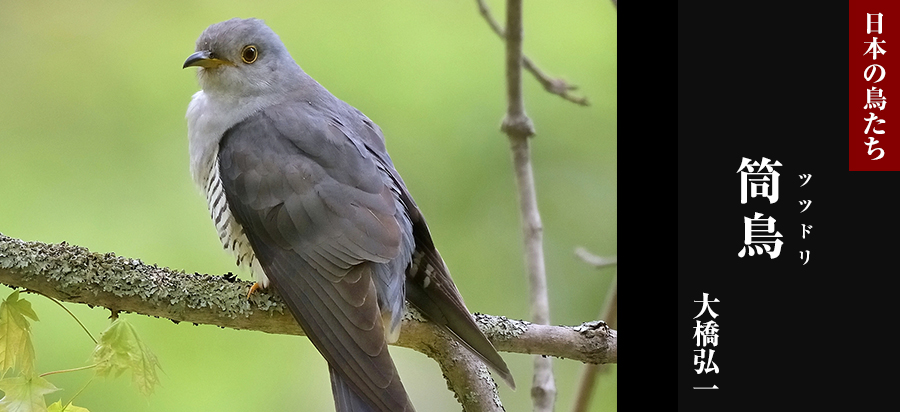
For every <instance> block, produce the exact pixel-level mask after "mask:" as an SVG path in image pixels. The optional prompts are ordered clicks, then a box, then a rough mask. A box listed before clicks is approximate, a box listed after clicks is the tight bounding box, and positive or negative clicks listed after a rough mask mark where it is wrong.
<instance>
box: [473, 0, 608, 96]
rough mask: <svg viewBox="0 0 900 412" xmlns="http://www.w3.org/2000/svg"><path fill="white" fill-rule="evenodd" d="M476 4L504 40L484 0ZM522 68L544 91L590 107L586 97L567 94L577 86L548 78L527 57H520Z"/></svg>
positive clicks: (500, 29) (495, 31)
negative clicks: (532, 76)
mask: <svg viewBox="0 0 900 412" xmlns="http://www.w3.org/2000/svg"><path fill="white" fill-rule="evenodd" d="M476 3H478V11H479V12H480V13H481V15H482V16H483V17H484V19H485V20H486V21H487V23H488V25H489V26H491V30H493V31H494V33H496V34H497V35H498V36H500V38H501V39H504V40H506V32H505V31H504V30H503V28H502V27H500V23H497V20H495V19H494V16H493V15H492V14H491V9H490V8H488V6H487V4H486V3H485V2H484V0H476ZM522 67H524V68H525V70H528V72H529V73H531V74H532V75H534V78H535V79H537V81H538V82H539V83H540V84H541V86H544V89H545V90H547V91H548V92H550V93H553V94H555V95H557V96H559V97H562V98H563V99H566V100H568V101H570V102H572V103H575V104H578V105H581V106H590V103H588V100H587V98H586V97H576V96H572V95H570V94H569V91H570V90H577V89H578V86H575V85H574V84H569V83H568V82H566V81H565V80H564V79H562V78H554V77H550V76H549V75H547V74H546V73H544V71H543V70H541V69H540V68H539V67H537V65H536V64H535V63H534V62H533V61H531V59H529V58H528V56H525V55H523V56H522Z"/></svg>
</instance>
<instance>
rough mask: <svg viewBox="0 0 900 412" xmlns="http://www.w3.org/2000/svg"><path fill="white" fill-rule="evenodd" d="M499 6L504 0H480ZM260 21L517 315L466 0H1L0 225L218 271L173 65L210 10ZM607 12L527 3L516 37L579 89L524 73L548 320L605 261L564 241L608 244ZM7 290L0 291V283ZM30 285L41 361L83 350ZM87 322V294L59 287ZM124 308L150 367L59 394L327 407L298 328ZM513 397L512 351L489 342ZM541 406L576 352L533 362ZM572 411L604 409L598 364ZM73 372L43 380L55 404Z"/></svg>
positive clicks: (588, 297) (462, 279)
mask: <svg viewBox="0 0 900 412" xmlns="http://www.w3.org/2000/svg"><path fill="white" fill-rule="evenodd" d="M489 4H490V5H491V7H493V9H494V12H495V14H496V17H497V18H498V20H500V21H503V16H502V14H503V2H501V1H496V0H494V1H490V2H489ZM232 17H259V18H262V19H264V20H266V22H267V23H268V24H269V25H270V26H271V27H272V28H273V29H274V30H275V32H276V33H278V34H279V35H280V36H281V38H282V40H283V41H284V42H285V44H286V45H287V47H288V49H289V50H290V51H291V53H292V55H293V56H294V58H295V59H296V60H297V62H298V63H299V64H300V65H301V66H302V67H303V68H304V70H306V72H307V73H309V74H310V75H312V76H313V77H314V78H315V79H317V80H318V81H319V82H320V83H322V84H323V85H324V86H325V87H327V88H328V89H329V90H330V91H331V92H332V93H334V94H335V95H337V96H338V97H340V98H342V99H343V100H346V101H347V102H349V103H351V104H352V105H354V106H356V107H357V108H359V109H360V110H362V111H363V112H364V113H366V114H367V115H368V116H369V117H370V118H372V119H373V120H375V121H376V122H377V123H378V124H379V125H380V126H381V127H382V128H383V130H384V132H385V135H386V137H387V145H388V149H389V151H390V153H391V156H392V158H393V160H394V163H395V164H396V166H397V168H398V169H399V170H400V172H401V173H402V174H403V177H404V179H405V180H406V183H407V185H408V186H409V188H410V190H411V192H412V193H413V195H414V196H415V199H416V201H417V202H418V204H419V206H420V207H421V209H422V210H423V211H424V213H425V215H426V216H427V218H428V222H429V224H430V226H431V229H432V232H433V235H434V238H435V242H436V243H437V245H438V247H439V248H440V250H441V254H442V255H443V256H444V258H445V259H446V260H447V264H448V266H449V267H450V269H451V271H452V273H453V276H454V279H455V280H456V283H457V285H458V287H459V289H460V291H461V292H462V294H463V296H465V298H466V303H467V305H468V306H469V308H470V309H471V310H473V311H477V312H483V313H490V314H495V315H505V316H508V317H512V318H520V319H527V318H528V316H529V315H528V314H529V308H528V298H527V296H528V287H527V284H526V277H525V274H524V269H523V266H524V263H523V258H522V254H521V250H522V247H521V231H520V229H519V217H518V211H517V206H516V193H515V187H514V184H513V177H512V172H511V167H510V164H511V162H510V155H509V150H508V144H507V141H506V138H505V136H504V135H502V134H501V133H500V132H499V130H498V129H499V124H500V119H501V118H502V115H503V112H504V110H505V107H506V106H505V92H504V90H505V89H504V88H505V78H504V68H503V64H504V63H503V62H504V58H503V45H502V43H501V41H500V40H499V39H498V38H497V37H496V36H495V35H494V34H493V33H492V32H491V31H490V30H489V29H488V27H487V25H486V24H485V22H484V21H483V20H482V18H481V16H480V15H479V14H478V10H477V8H476V5H475V3H474V2H472V1H454V2H448V1H443V2H441V1H421V0H420V1H410V0H400V1H394V2H390V4H389V5H383V4H381V2H366V1H352V2H350V1H344V2H329V1H305V2H274V1H258V2H254V5H253V6H249V5H245V4H243V2H232V1H216V2H212V1H193V2H184V1H178V2H175V1H157V2H136V1H112V0H109V1H83V2H59V1H41V0H33V1H18V2H17V1H2V2H0V39H3V40H4V41H3V43H4V46H5V47H4V48H3V53H2V55H3V56H4V59H3V61H2V63H0V232H2V233H4V234H6V235H8V236H12V237H18V238H22V239H25V240H39V241H43V242H60V241H67V242H69V243H72V244H77V245H81V246H85V247H88V248H90V249H91V250H92V251H95V252H115V253H116V254H119V255H123V256H129V257H135V258H140V259H142V260H143V261H144V262H147V263H156V264H159V265H161V266H168V267H171V268H175V269H183V270H185V271H189V272H194V271H196V272H205V273H225V272H229V271H235V272H236V273H239V274H240V275H241V276H242V277H245V278H248V276H247V274H246V273H243V272H237V271H236V269H235V268H234V266H233V259H232V258H231V257H230V256H229V255H227V254H226V253H225V252H224V251H223V250H222V248H221V246H220V245H219V244H218V238H217V236H216V235H215V230H214V228H213V226H212V224H211V223H210V220H209V217H208V214H207V211H206V204H205V201H204V199H203V198H202V196H201V195H200V194H199V191H198V190H197V189H195V188H194V187H193V185H192V181H191V178H190V175H189V172H188V157H187V137H186V125H185V120H184V112H185V109H186V107H187V104H188V101H189V100H190V97H191V95H192V94H193V93H194V92H195V91H197V90H198V86H197V83H196V79H195V76H194V71H195V69H190V70H182V69H181V64H182V62H183V61H184V59H185V58H186V57H187V56H188V55H189V54H190V53H191V52H192V51H193V50H194V41H195V40H196V38H197V36H198V35H199V34H200V32H201V31H203V29H205V28H206V27H207V26H208V25H209V24H212V23H215V22H218V21H222V20H226V19H229V18H232ZM616 32H617V28H616V12H615V10H614V8H613V6H612V5H611V3H610V2H604V1H597V0H591V1H587V0H578V1H567V2H558V1H549V0H542V1H529V2H527V3H526V4H525V51H526V54H527V55H529V56H530V57H531V58H532V59H533V60H534V61H535V62H537V63H538V65H539V66H541V67H542V68H543V69H544V70H545V71H547V72H548V73H552V74H554V75H559V76H562V77H564V78H566V79H568V80H570V81H571V82H573V83H575V84H577V85H578V86H580V89H579V90H578V93H581V94H584V95H586V96H588V97H589V99H590V101H591V103H592V105H591V106H590V107H587V108H583V107H578V106H575V105H573V104H571V103H568V102H565V101H563V100H562V99H560V98H559V97H556V96H553V95H550V94H548V93H546V92H544V91H543V89H541V87H540V85H539V84H538V83H537V82H536V81H534V79H533V78H532V77H530V75H528V74H525V75H524V76H525V77H524V87H525V97H526V107H527V109H528V113H529V115H530V116H531V117H532V119H533V121H534V123H535V125H536V128H537V131H538V135H537V136H536V137H535V138H534V139H533V154H534V168H535V174H536V179H537V184H538V187H537V191H538V201H539V204H540V207H541V212H542V217H543V223H544V240H545V245H544V248H545V252H546V263H547V273H548V276H549V279H548V282H549V288H550V304H551V311H552V312H551V317H552V319H553V322H554V323H558V324H578V323H581V322H583V321H587V320H592V319H595V318H596V317H597V316H598V312H599V310H600V306H601V300H602V299H603V297H604V296H605V295H606V291H607V287H608V285H609V283H610V280H611V278H612V276H613V270H601V271H598V270H594V269H591V268H589V267H588V266H587V265H586V264H584V263H582V262H580V261H579V260H578V259H577V258H575V257H574V255H573V250H574V248H575V247H576V246H579V245H581V246H585V247H587V248H588V249H589V250H591V251H592V252H594V253H596V254H599V255H615V254H617V222H616V220H617V207H616V194H617V183H616V182H617V174H616V170H617V164H616V162H617V160H616V159H617V154H616V151H617V144H616V135H617V123H616V115H617V103H616V101H617V85H616V79H617V69H616V56H617V51H616V49H617V46H616V42H617V34H616ZM9 292H10V289H8V288H5V287H0V297H2V298H5V297H6V295H7V294H8V293H9ZM26 297H27V298H28V299H29V300H31V301H32V302H34V308H35V310H36V311H37V313H38V315H39V316H40V318H41V322H38V323H36V324H35V325H34V326H33V329H34V334H35V342H36V354H37V360H38V365H37V368H38V370H39V371H41V372H46V371H51V370H58V369H66V368H72V367H77V366H82V365H84V364H85V362H86V359H88V357H89V355H90V351H91V349H92V343H91V342H90V340H89V339H88V338H87V336H85V335H84V333H83V332H82V331H81V330H80V327H79V326H78V325H77V324H76V323H75V322H73V321H72V320H71V319H70V318H68V316H67V315H65V313H64V312H62V311H61V310H60V309H59V308H58V307H56V306H55V305H53V304H51V303H49V302H47V301H46V300H45V299H42V298H39V297H35V296H26ZM68 307H69V308H70V309H71V310H72V311H73V312H74V313H75V314H76V315H78V316H79V318H80V319H81V320H82V321H83V322H84V323H85V324H86V325H87V327H88V328H90V329H91V330H92V331H95V332H99V331H102V330H103V329H104V328H105V327H106V325H108V320H107V317H108V315H109V313H108V312H106V311H104V310H101V309H90V308H87V307H85V306H82V305H71V304H70V305H68ZM126 316H129V319H130V321H131V322H132V323H133V324H134V325H135V327H137V328H138V330H139V332H140V333H142V336H143V338H144V339H145V341H146V342H147V343H148V344H149V345H151V347H152V348H153V349H154V351H155V352H156V354H157V355H158V357H159V359H160V361H161V362H162V365H163V369H164V371H165V373H164V374H163V375H162V381H163V386H162V387H160V388H158V390H157V392H156V393H155V394H154V395H153V396H151V397H150V398H147V399H145V398H143V397H142V396H141V395H139V394H138V392H137V390H136V389H134V388H133V387H131V385H130V382H129V379H128V378H127V377H122V378H119V379H111V380H97V381H95V382H93V383H92V384H91V385H90V387H88V388H87V390H85V391H84V392H83V393H82V394H81V395H80V396H79V398H78V400H77V402H76V404H78V405H80V406H84V407H87V408H89V409H90V410H91V411H93V412H100V411H125V410H127V411H151V410H154V411H157V410H162V411H205V410H217V411H223V412H224V411H288V410H305V411H330V410H333V404H332V400H331V391H330V385H329V382H328V374H327V371H326V366H325V363H324V361H323V360H322V358H321V357H320V356H319V355H318V354H317V353H316V351H315V349H314V348H313V347H312V345H310V344H309V341H308V340H306V339H305V338H299V337H290V336H273V335H267V334H263V333H258V332H247V331H233V330H222V329H218V328H215V327H211V326H192V325H186V324H179V325H174V324H172V322H169V321H166V320H160V319H155V318H148V317H143V316H138V315H126ZM392 353H393V354H394V358H395V359H396V362H397V364H398V368H399V369H400V374H401V376H402V377H403V381H404V383H405V385H406V386H407V389H408V391H409V393H410V396H411V398H412V400H413V403H414V404H415V405H416V407H417V409H418V410H419V411H458V410H459V406H458V404H456V402H455V401H454V399H453V396H452V394H451V393H450V392H448V391H447V390H446V389H445V387H446V385H445V383H444V382H443V379H442V378H441V373H440V370H439V369H438V367H437V365H436V364H434V362H432V361H431V360H430V359H428V358H426V357H425V356H424V355H422V354H419V353H416V352H412V351H409V350H405V349H402V348H392ZM504 357H505V358H506V359H507V361H508V362H509V363H510V368H511V369H512V371H513V373H514V375H515V378H516V380H517V381H518V383H519V387H520V388H519V390H518V391H511V390H509V389H508V388H506V387H505V386H503V385H502V384H501V388H500V391H501V397H502V399H503V401H504V403H505V405H506V409H507V410H508V411H526V410H531V404H530V396H529V386H530V382H531V357H530V356H527V355H517V354H504ZM554 367H555V371H556V385H557V387H558V389H559V396H558V401H557V410H560V411H565V410H568V409H570V408H571V405H572V402H573V396H574V391H575V388H576V383H577V380H578V375H579V373H580V370H581V365H580V364H579V363H576V362H573V361H567V360H557V361H556V362H555V363H554ZM610 371H611V372H610V373H608V374H607V375H604V376H603V377H602V378H601V380H600V382H599V383H598V387H597V392H596V394H595V398H594V402H593V405H592V410H595V411H606V410H615V409H616V407H617V399H616V386H617V382H616V377H617V372H616V366H612V367H611V368H610ZM89 376H90V372H75V373H67V374H60V375H53V376H52V377H50V380H51V382H53V383H54V384H55V385H56V386H58V387H61V388H64V391H62V392H59V393H56V394H53V395H51V396H49V397H48V401H49V402H52V401H55V400H56V399H58V398H59V397H60V396H61V397H62V399H63V400H68V399H69V398H70V397H71V396H72V395H74V393H75V392H77V390H78V389H79V388H80V387H81V386H82V385H83V384H84V383H85V382H86V381H87V380H88V378H89Z"/></svg>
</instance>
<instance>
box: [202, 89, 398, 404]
mask: <svg viewBox="0 0 900 412" xmlns="http://www.w3.org/2000/svg"><path fill="white" fill-rule="evenodd" d="M302 108H303V107H302V106H300V107H298V105H287V104H285V105H276V106H272V107H269V108H267V109H265V110H263V111H261V112H259V113H257V114H255V115H253V116H251V117H250V118H248V119H246V120H244V121H242V122H240V123H239V124H237V125H235V126H234V127H232V128H231V129H229V131H228V132H226V133H225V135H224V136H223V138H222V141H221V142H220V148H219V159H218V160H219V168H220V175H221V179H222V184H223V186H224V187H225V193H226V198H227V201H228V205H229V208H230V209H231V211H232V213H233V214H234V216H235V219H236V220H237V222H238V223H240V224H241V225H242V226H243V227H244V229H245V233H246V234H247V237H248V240H249V241H250V244H251V246H252V247H253V250H254V252H255V254H256V257H257V259H258V260H259V262H260V264H261V265H262V267H263V270H264V271H265V273H266V275H267V277H269V279H270V280H271V282H272V284H273V285H274V286H275V288H276V290H278V292H279V293H280V294H281V296H282V297H283V298H284V300H285V302H286V303H287V305H288V307H289V308H290V310H291V312H292V313H293V314H294V316H295V317H296V318H297V320H298V322H299V323H300V325H301V326H302V327H303V328H304V330H305V331H306V332H307V334H308V336H309V338H310V340H311V341H312V342H313V344H314V345H315V346H316V348H317V349H318V350H319V351H320V352H321V353H322V355H323V356H324V357H325V358H326V360H327V361H328V363H329V365H330V367H331V368H333V370H332V376H333V377H334V376H336V377H337V378H339V379H338V381H337V383H335V381H334V379H333V387H334V388H335V399H336V401H337V399H338V398H339V395H340V393H339V391H346V390H347V389H348V388H349V389H350V391H351V392H350V393H352V394H354V395H356V396H357V397H360V398H362V399H365V400H366V402H368V403H369V404H370V406H372V407H373V408H375V410H379V411H404V410H406V411H412V410H413V407H412V404H411V403H410V402H409V399H408V397H407V395H406V392H405V390H404V389H403V385H402V383H401V382H400V377H399V375H398V374H397V371H396V368H395V367H394V364H393V361H392V360H391V358H390V355H389V354H388V350H387V343H386V342H385V338H384V326H383V324H382V318H381V311H382V310H385V309H387V308H379V306H386V305H389V306H393V307H402V302H403V301H402V298H403V293H400V294H399V299H400V302H399V305H397V302H383V303H382V302H379V300H380V299H381V297H379V296H378V293H377V292H376V290H377V288H383V287H384V285H385V284H389V285H396V284H398V283H399V284H400V285H403V282H404V279H403V275H402V274H403V271H402V268H401V270H399V271H394V272H393V273H392V274H391V273H389V272H390V270H387V269H388V268H385V266H388V264H389V263H392V262H395V261H401V262H402V261H403V260H404V259H396V258H397V257H398V255H401V252H403V251H405V252H409V249H410V248H411V246H410V245H408V244H407V245H401V243H411V242H412V240H411V239H410V236H411V234H410V232H411V229H410V228H409V221H408V218H405V212H404V211H403V210H401V209H402V204H400V203H399V201H398V199H397V197H396V196H397V193H399V191H398V189H397V188H396V187H393V184H392V182H393V180H392V179H391V178H390V177H389V176H386V175H385V173H384V170H385V169H384V167H385V166H384V165H382V164H380V162H379V159H378V158H377V157H375V156H364V155H365V153H363V152H360V153H359V156H355V155H350V154H348V151H350V153H352V151H359V150H360V148H359V143H358V142H356V141H355V140H354V139H352V138H350V137H349V136H348V135H347V133H346V130H344V125H343V124H342V123H341V122H340V121H338V120H337V119H336V118H329V117H327V116H321V115H312V113H309V112H307V111H304V110H301V109H302ZM392 168H393V166H390V169H392ZM404 218H405V222H404ZM405 261H406V262H407V263H403V265H404V267H405V266H406V265H407V264H408V261H409V257H408V253H407V257H406V259H405ZM385 276H392V277H393V278H392V279H391V278H389V279H385ZM394 289H396V286H394ZM400 289H401V290H402V286H401V287H400ZM394 294H396V292H395V293H394ZM395 299H396V298H395ZM344 394H345V395H346V393H345V392H344ZM345 397H346V396H345ZM357 401H358V399H357ZM353 402H355V401H350V404H352V403H353Z"/></svg>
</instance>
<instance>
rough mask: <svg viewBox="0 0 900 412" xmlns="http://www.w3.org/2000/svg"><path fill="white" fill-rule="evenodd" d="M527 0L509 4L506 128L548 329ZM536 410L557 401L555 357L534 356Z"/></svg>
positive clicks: (535, 302)
mask: <svg viewBox="0 0 900 412" xmlns="http://www.w3.org/2000/svg"><path fill="white" fill-rule="evenodd" d="M522 33H523V30H522V0H507V2H506V94H507V106H506V116H505V117H504V118H503V122H502V124H501V128H500V129H501V130H502V131H503V132H505V133H506V135H507V136H508V137H509V143H510V148H511V149H512V154H513V168H514V169H515V175H516V186H517V188H518V190H517V192H518V194H519V212H520V215H521V220H522V232H523V240H524V243H525V266H526V269H527V270H528V282H529V284H530V285H531V299H530V301H531V320H532V322H534V323H537V324H542V325H546V324H549V323H550V305H549V303H548V299H547V276H546V273H545V269H544V248H543V225H542V224H541V215H540V213H539V212H538V207H537V195H536V193H535V185H534V173H533V171H532V168H531V149H530V148H529V137H531V136H532V135H534V125H533V124H532V122H531V119H530V118H528V115H526V114H525V99H524V97H523V96H522ZM531 400H532V403H533V404H534V411H536V412H544V411H547V412H549V411H552V410H553V405H554V403H555V402H556V383H555V382H554V379H553V362H552V360H551V359H550V358H548V357H544V356H536V357H535V358H534V379H533V381H532V385H531Z"/></svg>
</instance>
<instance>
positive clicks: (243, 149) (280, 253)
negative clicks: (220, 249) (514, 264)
mask: <svg viewBox="0 0 900 412" xmlns="http://www.w3.org/2000/svg"><path fill="white" fill-rule="evenodd" d="M189 66H197V67H199V68H200V69H199V71H198V72H197V78H198V81H199V83H200V86H201V88H202V89H203V90H201V91H199V92H197V93H196V94H194V97H193V99H192V100H191V103H190V105H189V106H188V111H187V120H188V138H189V146H190V157H191V173H192V174H193V177H194V181H195V182H196V183H197V184H198V185H199V186H200V187H201V188H202V190H203V191H204V193H205V194H206V199H207V202H208V204H209V210H210V212H211V215H212V219H213V221H214V222H215V226H216V229H217V230H218V232H219V238H220V239H221V240H222V243H223V244H224V245H225V248H226V249H230V250H231V251H232V252H234V254H235V256H236V257H237V263H238V264H239V265H241V264H244V265H247V266H249V267H250V270H251V271H252V272H253V274H254V277H255V278H256V281H257V284H258V285H259V286H262V287H267V286H269V285H272V286H274V288H275V290H276V291H277V292H278V293H279V294H280V295H281V297H282V298H283V299H284V301H285V303H286V304H287V306H288V308H289V309H290V311H291V313H292V314H293V315H294V317H295V318H296V319H297V322H298V323H299V324H300V326H301V327H303V330H304V331H306V333H307V336H309V340H310V341H312V343H313V345H315V347H316V349H318V350H319V352H320V353H321V354H322V356H324V357H325V360H327V361H328V366H329V371H330V374H331V388H332V392H333V394H334V402H335V407H336V409H337V410H338V411H340V412H345V411H381V412H398V411H413V410H414V409H413V406H412V404H411V403H410V401H409V398H408V396H407V394H406V390H405V389H404V388H403V384H402V383H401V382H400V376H399V375H398V373H397V369H396V368H395V367H394V362H393V361H392V360H391V357H390V354H389V353H388V347H387V345H388V343H391V342H393V341H395V340H396V339H397V337H398V335H399V333H400V320H401V318H402V316H403V312H404V304H403V303H404V299H406V300H408V301H409V302H410V303H411V304H412V305H414V306H415V307H416V308H418V309H419V310H420V311H421V312H422V313H423V314H425V316H427V317H428V319H429V320H430V321H431V322H434V323H435V324H437V325H438V326H439V327H441V328H442V329H444V330H445V331H447V332H449V335H450V336H452V337H454V338H455V339H457V340H458V341H459V342H460V343H462V344H463V345H464V346H466V347H467V348H468V349H470V350H471V351H472V352H473V353H475V354H476V355H478V356H479V357H480V358H481V359H482V360H484V361H485V363H486V364H487V365H489V366H491V367H492V368H493V369H494V370H495V371H496V372H497V373H498V374H499V375H500V376H501V377H502V378H503V379H504V380H505V381H506V382H508V383H509V385H510V386H513V387H515V386H514V385H515V384H514V382H513V378H512V375H511V374H510V372H509V369H508V368H507V367H506V363H505V362H504V361H503V359H502V358H501V357H500V355H499V354H498V353H497V351H496V350H495V349H494V347H493V346H492V345H491V343H490V341H488V340H487V338H486V337H485V336H484V334H482V333H481V331H480V330H479V329H478V326H477V325H476V324H475V322H474V320H473V318H472V315H470V314H469V311H468V309H466V306H465V304H464V303H463V300H462V297H461V296H460V294H459V291H457V289H456V286H455V285H454V284H453V280H452V279H451V278H450V273H449V272H448V270H447V267H446V265H445V264H444V261H443V260H442V259H441V255H440V254H439V253H438V251H437V249H435V247H434V243H433V242H432V239H431V234H430V233H429V231H428V226H427V225H426V224H425V219H424V217H422V213H421V212H420V211H419V208H418V207H417V206H416V203H415V202H414V201H413V199H412V196H410V194H409V191H408V190H407V189H406V185H405V184H404V183H403V179H401V178H400V174H399V173H397V170H396V169H395V168H394V164H393V163H392V162H391V158H390V156H388V153H387V150H386V149H385V146H384V137H383V135H382V133H381V129H380V128H379V127H378V125H376V124H375V123H374V122H372V121H371V120H369V118H368V117H366V116H365V115H364V114H362V113H361V112H360V111H359V110H357V109H356V108H354V107H352V106H350V105H349V104H347V103H344V102H343V101H341V100H340V99H338V98H337V97H335V96H334V95H332V94H331V93H329V92H328V90H325V88H324V87H322V86H321V85H319V83H317V82H316V81H315V80H313V79H312V78H311V77H309V76H308V75H307V74H306V73H304V72H303V70H302V69H300V66H298V65H297V63H295V62H294V60H293V58H291V55H290V54H288V51H287V49H286V48H285V46H284V44H283V43H282V42H281V40H280V39H279V38H278V36H277V35H276V34H275V33H274V32H272V30H271V29H270V28H269V27H268V26H266V25H265V24H264V23H263V22H262V21H261V20H256V19H247V20H242V19H232V20H228V21H225V22H222V23H217V24H214V25H212V26H210V27H209V28H207V29H206V30H205V31H204V32H203V34H201V35H200V38H199V39H198V40H197V45H196V52H195V53H194V54H191V55H190V56H189V57H188V58H187V60H186V61H185V62H184V66H183V67H189ZM256 286H257V285H254V288H255V287H256Z"/></svg>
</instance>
